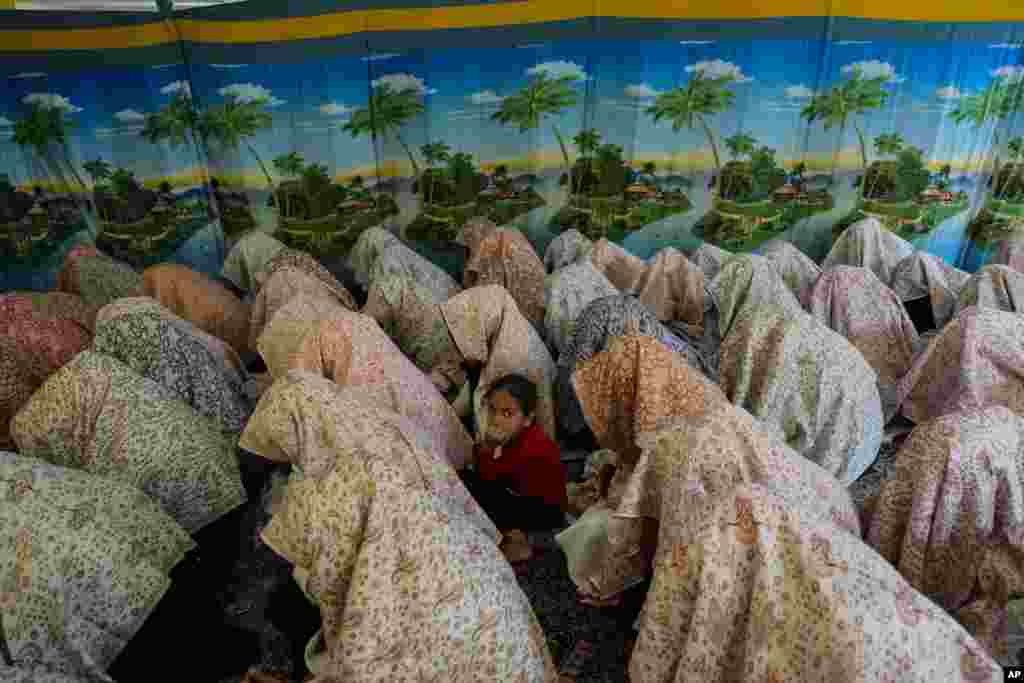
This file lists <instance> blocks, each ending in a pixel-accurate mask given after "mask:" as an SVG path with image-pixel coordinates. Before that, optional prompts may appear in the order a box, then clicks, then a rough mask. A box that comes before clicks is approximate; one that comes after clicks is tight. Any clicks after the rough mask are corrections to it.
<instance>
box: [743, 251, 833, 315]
mask: <svg viewBox="0 0 1024 683" xmlns="http://www.w3.org/2000/svg"><path fill="white" fill-rule="evenodd" d="M757 253H758V254H760V255H761V256H764V257H765V258H766V259H768V260H769V261H771V262H772V265H774V266H775V269H776V270H777V271H779V277H781V278H782V281H783V282H785V283H786V286H787V287H789V290H790V291H791V292H793V296H795V297H796V300H797V301H799V302H800V304H801V305H803V306H807V300H808V299H809V298H810V296H811V290H813V289H814V285H815V283H816V282H817V281H818V278H819V277H820V276H821V268H819V267H818V264H817V263H815V262H814V261H812V260H811V258H810V257H809V256H807V254H805V253H803V252H802V251H800V250H799V249H797V248H796V247H795V246H793V245H792V244H790V243H789V242H787V241H786V240H781V239H772V240H768V241H767V242H765V243H764V244H762V245H761V246H760V247H759V248H758V250H757Z"/></svg>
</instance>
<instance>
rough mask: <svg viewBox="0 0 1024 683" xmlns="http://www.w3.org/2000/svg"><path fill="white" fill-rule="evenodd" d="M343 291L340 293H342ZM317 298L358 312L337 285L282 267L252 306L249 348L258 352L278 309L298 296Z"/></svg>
mask: <svg viewBox="0 0 1024 683" xmlns="http://www.w3.org/2000/svg"><path fill="white" fill-rule="evenodd" d="M339 288H340V289H339ZM300 295H301V296H304V297H306V298H316V299H320V300H322V301H324V302H330V303H331V304H333V305H334V306H337V307H339V308H342V309H347V310H350V311H354V310H356V304H355V300H354V299H353V298H352V295H351V294H350V293H349V292H348V290H346V289H345V288H344V287H341V285H340V284H337V283H336V282H335V283H334V284H330V283H327V282H324V281H323V280H322V279H320V278H319V277H317V276H315V275H310V274H309V273H308V272H306V271H305V270H303V269H300V268H293V267H291V266H283V267H281V268H277V269H276V270H275V271H274V273H273V274H272V275H270V276H269V277H267V279H266V280H265V281H264V282H263V285H262V286H261V287H260V290H259V292H258V293H257V294H256V298H255V299H254V300H253V302H252V308H251V309H250V317H249V324H248V340H247V343H248V344H249V348H250V349H252V350H254V351H255V350H256V346H257V344H258V342H259V339H260V336H261V335H262V334H263V331H264V329H265V328H266V326H267V325H269V324H270V321H271V320H272V319H273V317H274V315H275V314H276V313H277V311H278V310H279V309H281V308H282V307H284V306H285V305H287V304H288V303H289V302H290V301H291V300H292V299H294V298H295V297H297V296H300Z"/></svg>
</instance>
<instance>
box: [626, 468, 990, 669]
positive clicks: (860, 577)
mask: <svg viewBox="0 0 1024 683" xmlns="http://www.w3.org/2000/svg"><path fill="white" fill-rule="evenodd" d="M716 502H717V505H716V506H715V507H714V510H713V512H711V514H708V515H706V516H704V517H703V518H701V519H698V520H695V521H696V522H697V523H696V525H695V527H694V528H693V529H692V530H691V531H690V533H688V534H687V535H686V536H685V537H683V538H680V539H679V540H678V541H675V542H669V541H668V539H666V540H665V541H664V542H662V541H661V540H660V539H659V543H658V557H659V559H658V562H657V564H656V569H655V577H654V581H653V582H652V585H651V590H650V591H649V592H648V596H647V601H646V603H645V604H644V608H643V612H642V613H641V615H640V619H639V620H638V621H637V625H638V627H639V631H640V634H639V637H638V638H637V642H636V647H635V649H634V650H633V654H632V657H631V659H630V662H629V676H630V680H631V681H633V683H646V682H648V681H684V680H685V681H691V680H692V681H697V680H699V681H702V682H706V683H725V682H726V681H771V682H773V683H774V682H775V681H834V682H835V683H861V682H862V681H886V680H903V681H931V680H941V681H977V682H979V683H980V682H981V681H985V682H986V683H997V682H998V681H1000V680H1002V677H1003V674H1002V669H1001V668H1000V667H999V666H998V665H997V664H996V662H995V661H993V660H992V659H991V658H990V657H989V656H988V654H987V653H986V652H985V650H984V648H983V647H982V646H981V645H979V644H978V643H977V642H976V641H975V640H974V639H973V638H972V637H971V636H970V635H969V634H968V632H967V631H966V630H964V628H963V627H962V626H960V625H959V624H957V623H956V622H955V621H954V620H953V619H952V618H951V617H950V616H949V615H948V614H946V613H945V612H944V611H943V610H942V609H941V608H939V607H937V606H936V605H935V604H934V603H932V602H931V601H930V600H928V599H927V598H926V597H924V596H922V595H921V594H920V593H918V592H917V591H915V590H914V589H913V587H912V586H910V585H909V584H908V583H907V581H906V580H904V579H903V577H902V576H900V574H899V573H898V572H897V571H896V569H894V568H893V567H892V566H891V565H890V564H889V563H888V562H885V561H884V560H883V559H882V558H881V557H879V556H878V554H877V553H875V552H874V551H873V550H872V549H871V548H869V547H868V546H867V545H866V544H865V543H864V542H863V541H861V540H860V539H859V538H858V537H857V536H855V535H853V534H849V533H843V532H842V531H840V530H839V528H837V527H836V525H835V524H833V523H832V522H830V521H828V520H823V519H821V515H820V514H816V513H815V512H813V511H811V512H808V511H807V509H806V508H804V507H803V506H801V505H799V504H794V503H793V501H791V500H788V499H787V498H786V496H784V495H779V494H778V493H776V492H773V491H772V490H771V489H770V488H769V487H768V486H767V485H766V484H757V483H751V484H747V485H745V486H741V487H738V488H735V489H733V490H731V491H729V492H728V493H727V494H726V495H723V496H721V497H720V498H719V499H718V500H717V501H716ZM663 526H664V525H663Z"/></svg>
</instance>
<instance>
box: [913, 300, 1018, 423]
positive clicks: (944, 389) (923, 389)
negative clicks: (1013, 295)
mask: <svg viewBox="0 0 1024 683" xmlns="http://www.w3.org/2000/svg"><path fill="white" fill-rule="evenodd" d="M1022 367H1024V318H1022V317H1021V316H1020V315H1018V314H1016V313H1006V312H1004V311H997V310H995V309H993V308H968V309H965V310H963V311H961V312H960V314H959V315H958V316H957V317H956V318H954V319H953V320H952V321H951V322H950V323H949V324H948V325H946V327H945V328H943V330H942V331H941V332H940V333H939V335H938V336H936V337H935V338H934V339H932V340H931V342H930V343H929V344H928V347H927V348H926V349H925V350H924V351H922V352H921V353H920V354H918V356H917V358H916V359H915V360H914V363H913V365H911V366H910V370H909V371H908V372H907V374H906V375H905V376H904V377H903V379H902V380H900V384H899V387H898V389H897V398H898V400H899V402H900V410H901V412H902V413H903V416H904V417H906V418H907V419H908V420H911V421H912V422H915V423H917V424H923V423H925V422H928V421H929V420H934V419H935V418H937V417H941V416H943V415H950V414H952V413H956V412H961V411H965V410H971V409H978V408H987V407H989V406H1005V407H1006V408H1009V409H1010V410H1012V411H1014V412H1015V413H1022V412H1024V381H1022V379H1024V378H1022V376H1021V370H1020V369H1021V368H1022Z"/></svg>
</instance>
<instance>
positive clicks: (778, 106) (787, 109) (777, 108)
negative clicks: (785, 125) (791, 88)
mask: <svg viewBox="0 0 1024 683" xmlns="http://www.w3.org/2000/svg"><path fill="white" fill-rule="evenodd" d="M764 109H765V111H777V112H790V111H801V110H802V109H803V107H792V106H786V105H781V104H770V105H768V106H766V107H765V108H764Z"/></svg>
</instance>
